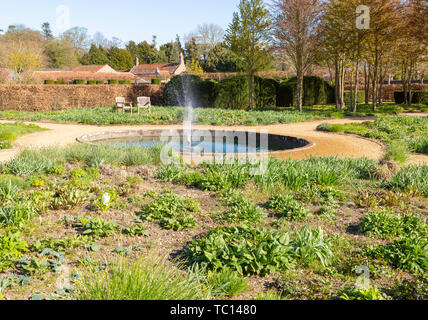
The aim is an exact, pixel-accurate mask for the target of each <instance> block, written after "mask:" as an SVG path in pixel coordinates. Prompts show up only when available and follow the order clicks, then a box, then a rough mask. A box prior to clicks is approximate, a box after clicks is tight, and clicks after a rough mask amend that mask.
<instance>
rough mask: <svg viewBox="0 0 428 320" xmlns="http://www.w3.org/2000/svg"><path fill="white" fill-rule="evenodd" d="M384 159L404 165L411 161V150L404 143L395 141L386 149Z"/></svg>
mask: <svg viewBox="0 0 428 320" xmlns="http://www.w3.org/2000/svg"><path fill="white" fill-rule="evenodd" d="M384 159H385V160H388V161H398V162H401V163H404V162H406V161H407V160H408V159H409V149H408V147H407V146H406V144H405V143H404V142H403V141H399V140H397V141H393V142H391V144H390V145H388V147H387V148H386V152H385V156H384Z"/></svg>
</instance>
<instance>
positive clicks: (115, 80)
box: [108, 79, 119, 84]
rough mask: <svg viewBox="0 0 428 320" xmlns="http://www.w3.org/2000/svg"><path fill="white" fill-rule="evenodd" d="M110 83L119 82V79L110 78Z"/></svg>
mask: <svg viewBox="0 0 428 320" xmlns="http://www.w3.org/2000/svg"><path fill="white" fill-rule="evenodd" d="M108 84H119V80H117V79H109V80H108Z"/></svg>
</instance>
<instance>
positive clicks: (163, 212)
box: [139, 191, 197, 231]
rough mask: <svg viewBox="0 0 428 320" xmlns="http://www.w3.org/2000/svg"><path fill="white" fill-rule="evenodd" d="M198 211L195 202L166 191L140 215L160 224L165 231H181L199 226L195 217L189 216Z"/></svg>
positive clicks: (144, 208)
mask: <svg viewBox="0 0 428 320" xmlns="http://www.w3.org/2000/svg"><path fill="white" fill-rule="evenodd" d="M196 209H197V208H196V207H195V202H194V201H190V202H189V201H188V200H187V201H186V199H185V198H183V197H180V196H177V195H175V194H174V193H172V192H170V191H166V192H165V193H163V194H161V195H159V196H158V197H157V198H156V199H155V200H153V201H152V202H151V203H150V204H148V205H146V206H144V207H143V208H142V210H141V212H140V213H139V215H140V217H141V218H143V219H144V220H147V221H154V222H159V224H160V225H161V226H162V227H164V228H165V229H173V230H175V231H181V230H183V229H187V228H193V227H195V226H196V225H197V222H196V219H195V217H194V216H192V215H190V214H187V212H189V211H193V210H196Z"/></svg>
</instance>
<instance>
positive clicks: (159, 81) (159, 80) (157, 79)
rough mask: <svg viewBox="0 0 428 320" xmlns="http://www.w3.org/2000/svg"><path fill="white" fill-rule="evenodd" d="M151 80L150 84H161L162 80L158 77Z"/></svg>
mask: <svg viewBox="0 0 428 320" xmlns="http://www.w3.org/2000/svg"><path fill="white" fill-rule="evenodd" d="M151 82H152V84H161V83H162V80H161V79H159V78H153V79H152V81H151Z"/></svg>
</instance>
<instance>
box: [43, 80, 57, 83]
mask: <svg viewBox="0 0 428 320" xmlns="http://www.w3.org/2000/svg"><path fill="white" fill-rule="evenodd" d="M45 84H55V80H45Z"/></svg>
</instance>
